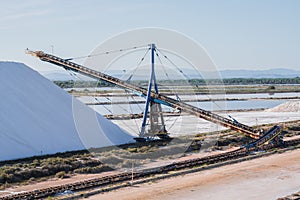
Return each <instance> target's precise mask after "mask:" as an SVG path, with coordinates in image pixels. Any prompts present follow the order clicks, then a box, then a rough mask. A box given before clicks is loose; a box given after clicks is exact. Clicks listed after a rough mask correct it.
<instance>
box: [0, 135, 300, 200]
mask: <svg viewBox="0 0 300 200" xmlns="http://www.w3.org/2000/svg"><path fill="white" fill-rule="evenodd" d="M298 144H300V139H295V140H290V141H286V142H285V143H284V145H283V146H281V147H283V148H286V147H290V146H295V145H298ZM276 147H279V145H278V144H267V145H264V146H262V147H261V148H260V149H263V150H269V149H272V148H276ZM254 150H256V149H255V148H252V149H248V150H247V149H245V148H241V149H238V150H235V151H231V152H226V153H221V154H217V155H212V156H207V157H202V158H196V159H190V160H185V161H180V162H174V163H172V164H168V165H165V166H160V167H156V168H149V169H144V170H140V171H137V172H134V173H133V175H134V177H135V179H141V178H146V177H149V176H151V175H156V174H163V173H167V172H170V171H173V170H181V169H187V168H191V167H197V166H203V165H210V164H214V163H221V162H224V161H229V160H233V159H238V158H241V157H245V156H247V155H249V154H250V153H251V152H253V151H254ZM131 178H132V173H131V172H124V173H119V174H115V175H109V176H105V177H101V178H94V179H89V180H83V181H79V182H74V183H70V184H64V185H59V186H54V187H48V188H43V189H37V190H33V191H28V192H22V193H18V194H13V195H7V196H5V197H1V198H0V199H1V200H12V199H41V198H46V197H48V196H53V195H55V194H57V193H61V192H64V191H66V190H71V191H80V190H85V189H89V188H93V187H102V186H107V185H113V184H117V183H121V182H125V181H130V180H131Z"/></svg>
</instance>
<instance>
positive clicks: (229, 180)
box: [88, 149, 300, 200]
mask: <svg viewBox="0 0 300 200" xmlns="http://www.w3.org/2000/svg"><path fill="white" fill-rule="evenodd" d="M299 190H300V149H298V150H294V151H289V152H285V153H282V154H275V155H272V156H269V157H263V158H259V159H255V160H250V161H246V162H242V163H238V164H233V165H228V166H223V167H219V168H215V169H211V170H206V171H201V172H197V173H193V174H188V175H184V176H180V177H174V178H170V179H165V180H160V181H157V182H155V183H151V184H150V183H147V184H143V185H137V186H133V187H129V188H123V189H120V190H116V191H112V192H108V193H104V194H99V195H96V196H91V197H89V198H88V199H90V200H98V199H101V200H106V199H107V200H110V199H122V200H134V199H151V200H158V199H166V200H174V199H176V200H177V199H178V200H185V199H214V200H218V199H222V200H227V199H228V200H229V199H230V200H231V199H249V200H250V199H251V200H253V199H277V198H279V197H283V196H286V195H288V194H292V193H294V192H298V191H299Z"/></svg>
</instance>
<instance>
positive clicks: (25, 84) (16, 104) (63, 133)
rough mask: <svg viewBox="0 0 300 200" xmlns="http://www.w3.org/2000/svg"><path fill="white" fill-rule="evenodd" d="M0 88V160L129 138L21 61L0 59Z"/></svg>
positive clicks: (107, 143) (116, 141)
mask: <svg viewBox="0 0 300 200" xmlns="http://www.w3.org/2000/svg"><path fill="white" fill-rule="evenodd" d="M0 92H1V98H0V111H1V112H0V147H1V151H0V160H11V159H16V158H24V157H28V156H35V155H41V154H53V153H57V152H64V151H71V150H80V149H84V148H92V147H103V146H110V145H117V144H124V143H127V142H129V141H131V140H133V139H132V136H131V135H129V134H128V133H127V132H125V131H123V130H121V129H120V128H119V127H118V126H116V125H115V124H113V123H112V122H110V121H109V120H107V119H105V118H104V117H102V116H101V115H100V114H98V113H95V112H94V111H93V110H92V109H91V108H89V107H87V106H86V105H84V104H83V103H81V102H80V101H78V100H77V99H75V98H74V99H73V98H72V96H70V95H69V94H68V93H67V92H65V91H64V90H62V89H61V88H59V87H57V86H56V85H54V84H53V83H52V82H51V81H49V80H47V79H46V78H44V77H43V76H41V75H40V74H39V73H37V72H36V71H34V70H32V69H31V68H29V67H27V66H26V65H24V64H22V63H14V62H0Z"/></svg>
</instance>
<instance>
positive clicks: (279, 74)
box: [43, 68, 300, 81]
mask: <svg viewBox="0 0 300 200" xmlns="http://www.w3.org/2000/svg"><path fill="white" fill-rule="evenodd" d="M219 73H220V75H221V77H222V78H223V79H226V78H295V77H300V70H293V69H283V68H278V69H268V70H221V71H220V72H219ZM113 74H115V76H116V77H120V74H121V72H114V73H113ZM186 74H187V75H188V76H189V77H190V78H196V77H194V76H193V74H190V75H189V72H188V71H186ZM210 74H211V76H210ZM214 74H215V73H214V72H211V73H209V72H205V77H207V78H209V77H214ZM43 75H44V76H45V77H46V78H48V79H50V80H53V81H54V80H56V81H65V80H72V79H75V78H74V76H71V75H70V74H69V73H67V72H63V71H55V72H50V73H43ZM81 77H82V76H81ZM144 78H148V75H145V76H144Z"/></svg>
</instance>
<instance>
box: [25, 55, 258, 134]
mask: <svg viewBox="0 0 300 200" xmlns="http://www.w3.org/2000/svg"><path fill="white" fill-rule="evenodd" d="M27 53H28V54H31V55H33V56H35V57H37V58H39V59H40V60H42V61H45V62H49V63H52V64H55V65H58V66H61V67H63V68H65V69H67V70H72V71H75V72H78V73H80V74H83V75H86V76H89V77H91V78H94V79H101V80H104V81H107V82H109V83H111V84H114V85H117V86H119V87H121V88H124V89H127V90H131V91H133V92H134V93H136V94H138V95H140V96H142V97H146V96H147V89H145V88H142V87H139V86H137V85H134V84H130V83H128V82H125V81H123V80H120V79H118V78H115V77H113V76H110V75H107V74H104V73H101V72H98V71H95V70H92V69H89V68H87V67H84V66H82V65H79V64H76V63H74V62H70V61H69V60H65V59H62V58H59V57H57V56H54V55H51V54H47V53H44V52H42V51H29V50H28V51H27ZM151 100H152V101H153V102H156V103H160V104H163V105H166V106H169V107H172V108H174V109H178V110H182V111H184V112H187V113H190V114H192V115H195V116H198V117H200V118H202V119H205V120H207V121H210V122H213V123H216V124H220V125H222V126H224V127H227V128H230V129H232V130H235V131H237V132H239V133H242V134H244V135H246V136H249V137H251V138H254V139H258V138H259V136H260V135H261V134H262V131H261V130H256V129H253V128H252V127H250V126H247V125H245V124H242V123H238V122H234V121H232V120H231V119H227V118H225V117H222V116H220V115H217V114H215V113H212V112H210V111H206V110H203V109H201V108H198V107H195V106H192V105H189V104H187V103H184V102H181V101H178V100H176V99H173V98H170V97H167V96H165V95H162V94H156V93H155V92H151Z"/></svg>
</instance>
